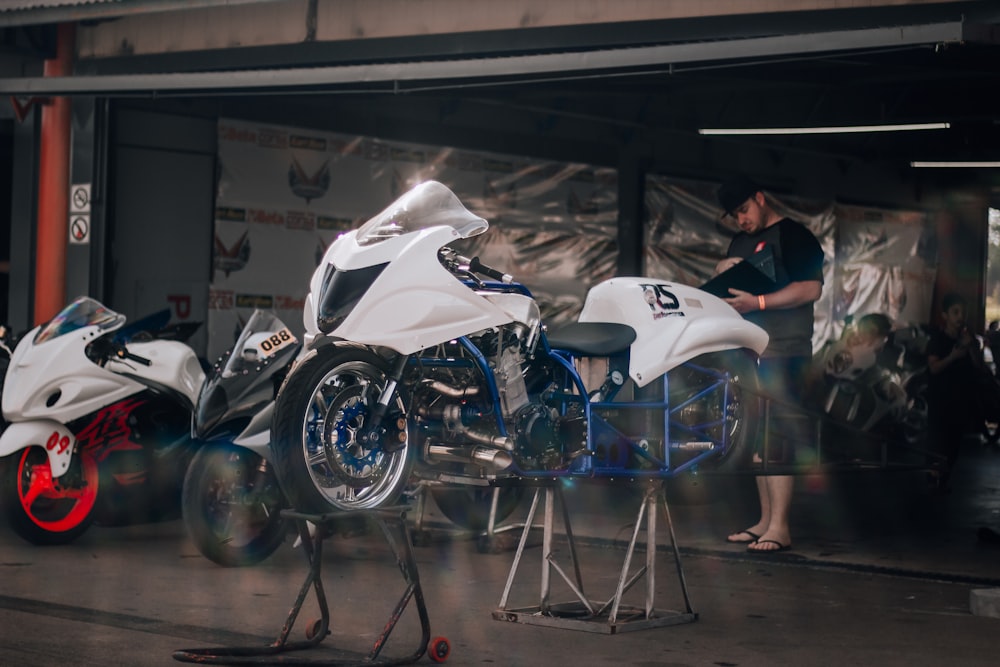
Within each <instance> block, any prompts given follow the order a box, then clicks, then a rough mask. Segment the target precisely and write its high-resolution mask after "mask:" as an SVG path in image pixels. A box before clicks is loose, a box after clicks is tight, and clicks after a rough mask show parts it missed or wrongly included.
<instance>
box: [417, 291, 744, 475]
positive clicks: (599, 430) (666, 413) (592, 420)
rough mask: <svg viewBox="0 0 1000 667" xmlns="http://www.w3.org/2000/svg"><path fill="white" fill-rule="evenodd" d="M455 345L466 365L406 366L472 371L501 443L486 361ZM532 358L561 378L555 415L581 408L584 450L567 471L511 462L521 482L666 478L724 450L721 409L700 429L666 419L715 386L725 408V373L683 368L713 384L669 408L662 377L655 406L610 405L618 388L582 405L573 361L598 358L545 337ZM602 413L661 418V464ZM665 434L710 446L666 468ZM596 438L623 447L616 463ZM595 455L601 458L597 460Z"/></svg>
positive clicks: (673, 446) (499, 413)
mask: <svg viewBox="0 0 1000 667" xmlns="http://www.w3.org/2000/svg"><path fill="white" fill-rule="evenodd" d="M463 282H465V284H466V285H468V286H469V287H470V288H473V289H481V290H484V291H495V292H517V293H520V294H524V295H526V296H529V297H530V296H531V292H530V291H528V289H527V288H526V287H525V286H524V285H521V284H519V283H513V284H505V283H501V282H494V281H484V282H482V283H479V284H475V283H473V282H471V281H463ZM456 340H457V342H458V343H459V344H460V345H461V346H462V348H463V349H464V350H466V351H467V352H468V353H469V355H470V356H471V357H472V360H471V361H470V360H468V359H440V358H434V359H425V358H421V359H419V360H412V361H411V363H420V364H422V365H425V366H449V365H450V366H454V367H461V368H472V367H476V368H478V369H479V371H480V373H481V374H482V377H483V378H484V379H485V383H486V387H487V390H488V391H489V395H490V396H489V398H490V402H491V403H492V405H493V415H494V419H495V420H496V427H497V430H498V432H499V433H500V435H502V436H505V437H506V436H508V432H507V426H506V424H505V423H504V420H503V410H502V408H501V405H500V391H499V389H498V388H497V385H496V378H495V376H494V374H493V371H492V370H491V369H490V366H489V363H488V362H487V361H486V357H485V356H484V355H483V353H482V352H481V351H480V350H479V349H478V348H477V347H476V346H475V345H473V344H472V342H471V341H470V340H469V339H468V338H467V337H465V336H462V337H460V338H457V339H456ZM536 353H537V354H540V355H545V356H546V357H548V358H549V359H550V360H551V361H552V362H553V363H554V364H555V365H557V366H558V367H561V369H562V371H563V372H564V373H565V375H564V376H563V378H562V379H561V381H558V382H557V384H558V385H559V389H558V390H557V393H556V394H555V395H554V396H553V398H555V399H557V400H559V401H560V403H561V405H560V406H559V407H560V411H561V414H563V415H565V414H566V413H567V412H568V406H569V405H570V404H572V403H578V404H579V405H581V406H582V410H583V417H584V419H585V421H586V424H587V446H586V449H585V450H584V452H583V453H582V454H581V455H580V456H579V457H577V459H576V461H574V463H572V464H571V465H570V467H569V468H568V469H565V470H522V469H521V468H520V467H519V466H518V465H517V463H516V462H515V463H514V464H513V465H512V466H511V467H510V468H509V469H508V470H509V471H510V472H511V473H513V474H515V475H517V476H520V477H525V478H543V477H544V478H556V477H622V476H625V477H640V478H668V477H673V476H675V475H678V474H680V473H683V472H685V471H687V470H691V469H692V468H696V467H697V466H698V465H699V464H700V463H702V462H703V461H705V460H706V459H708V458H710V457H715V456H717V455H718V453H719V452H720V451H721V452H725V451H726V450H727V449H728V448H729V446H730V443H729V433H728V429H727V428H725V426H726V409H725V408H724V409H723V411H722V417H721V419H719V420H714V421H710V422H707V423H704V424H693V425H685V424H682V423H680V422H675V421H673V420H672V417H673V416H674V415H676V414H678V413H679V412H680V411H681V410H683V409H684V408H685V407H686V406H688V405H690V404H691V403H693V402H695V401H698V400H701V399H702V398H704V397H705V396H708V395H710V394H712V393H713V392H716V391H718V390H719V388H720V386H721V387H722V390H723V393H722V401H723V405H724V406H728V405H729V399H730V387H729V375H728V373H719V372H718V371H716V370H714V369H710V368H705V367H702V366H698V365H697V364H692V363H688V364H685V366H687V367H689V368H692V369H693V370H696V371H698V372H700V373H703V374H704V375H705V376H706V377H712V378H714V381H712V382H710V383H709V384H708V386H707V387H705V388H704V389H702V390H700V391H699V392H698V393H696V394H695V395H694V396H691V397H689V398H688V399H687V400H686V401H684V402H683V403H682V404H680V405H677V406H674V407H671V406H670V404H669V397H670V393H669V388H670V387H669V378H668V376H667V375H666V374H664V375H663V377H662V378H661V379H660V380H659V382H662V384H663V398H662V399H661V400H659V401H642V402H634V401H630V402H616V401H615V400H614V399H615V397H616V396H617V395H618V392H619V389H620V387H618V386H615V387H614V388H613V389H612V390H611V391H610V393H609V395H608V396H607V397H605V398H604V399H602V400H601V401H594V402H591V401H590V400H589V399H588V395H587V388H586V387H585V386H584V383H583V378H581V377H580V374H579V373H578V372H577V370H576V361H577V360H578V359H586V358H604V357H590V356H587V355H577V354H574V353H573V352H570V351H568V350H559V349H552V348H550V347H549V342H548V339H547V338H546V337H545V335H544V333H543V334H542V335H541V337H540V339H539V341H538V350H537V352H536ZM574 392H575V393H574ZM602 410H616V411H621V410H628V411H632V410H651V411H657V412H659V413H661V414H662V415H663V458H658V457H657V456H656V455H654V454H652V453H650V452H649V451H648V450H647V449H646V448H644V447H643V446H642V445H641V443H640V441H637V440H635V439H633V437H632V436H629V435H627V434H625V433H623V432H622V431H621V430H620V429H619V428H618V427H616V426H615V425H614V424H612V423H611V422H610V421H609V420H608V419H606V418H605V417H603V416H601V414H600V413H601V411H602ZM720 426H721V427H722V428H721V430H722V437H721V440H715V439H713V438H711V437H709V435H710V434H709V430H710V429H712V428H718V427H720ZM671 429H675V430H677V431H679V432H684V433H688V434H692V435H694V436H696V437H700V440H701V442H711V443H712V448H711V449H706V450H705V451H703V452H700V453H698V454H695V455H692V456H691V458H690V459H688V460H686V461H685V462H684V463H681V464H679V465H677V466H673V465H672V463H671V458H672V456H671V455H672V454H673V453H674V452H676V451H681V450H683V449H684V446H685V443H680V442H678V443H674V442H672V441H671V437H670V436H671ZM602 436H605V437H608V438H610V440H611V442H610V445H611V446H609V447H608V448H607V449H609V450H610V449H615V446H617V445H625V448H624V451H621V452H619V455H618V456H617V457H611V456H609V455H608V454H607V453H602V452H601V451H600V450H601V449H603V448H604V447H603V444H602V442H598V439H599V438H600V437H602ZM599 455H600V457H601V458H599ZM630 455H631V456H633V457H635V458H637V459H639V460H640V461H641V462H644V463H645V464H648V467H636V466H635V465H632V466H629V465H627V459H628V457H629V456H630ZM612 458H616V459H617V462H616V461H612V460H611V459H612Z"/></svg>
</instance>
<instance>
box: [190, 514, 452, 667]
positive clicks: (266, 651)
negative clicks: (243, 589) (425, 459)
mask: <svg viewBox="0 0 1000 667" xmlns="http://www.w3.org/2000/svg"><path fill="white" fill-rule="evenodd" d="M282 514H283V515H284V516H286V517H288V518H291V519H295V520H296V521H297V524H298V529H299V535H300V536H301V538H302V547H303V550H304V551H305V554H306V557H307V558H308V559H309V573H308V574H307V575H306V578H305V581H304V582H303V583H302V586H301V587H300V588H299V593H298V596H297V597H296V598H295V603H294V605H293V606H292V609H291V611H289V613H288V617H287V619H286V620H285V624H284V626H283V627H282V628H281V632H280V634H279V635H278V638H277V639H275V640H274V642H272V643H271V644H269V645H267V646H233V647H222V648H197V649H182V650H179V651H175V652H174V654H173V657H174V659H175V660H179V661H181V662H197V663H203V664H216V665H243V664H257V665H261V664H268V665H272V664H281V665H373V664H374V665H408V664H411V663H414V662H416V661H417V660H419V659H420V658H421V657H422V656H423V655H424V653H426V652H428V651H429V653H430V657H431V659H432V660H433V661H434V662H444V661H445V659H446V658H447V656H448V653H449V646H448V641H447V640H446V639H444V638H443V637H436V638H435V639H434V640H433V641H431V640H430V622H429V620H428V616H427V607H426V605H425V604H424V595H423V591H422V589H421V588H420V579H419V576H418V574H417V564H416V561H415V560H414V559H413V552H412V551H411V549H410V535H409V531H408V530H407V527H406V508H399V507H394V508H383V509H378V510H365V511H358V512H357V514H358V515H362V516H365V517H366V518H369V519H371V520H373V521H374V522H375V523H376V524H377V525H378V526H379V528H381V530H382V534H383V536H384V537H385V540H386V542H387V543H388V545H389V547H390V549H391V550H392V552H393V554H394V555H395V557H396V564H397V565H398V566H399V569H400V571H401V572H402V574H403V579H404V580H405V581H406V589H405V591H404V592H403V595H402V597H401V598H400V600H399V602H398V603H397V604H396V607H395V609H393V611H392V614H391V615H390V616H389V619H388V621H387V622H386V624H385V627H384V629H383V630H382V633H381V634H380V635H379V636H378V638H377V639H376V640H375V644H374V645H373V646H372V648H371V651H369V652H368V654H367V655H364V656H362V655H360V654H358V655H352V654H349V653H347V652H345V651H337V649H332V651H336V652H337V653H339V655H338V656H337V657H332V656H331V657H304V656H290V655H286V653H287V652H290V651H298V650H302V649H309V648H315V647H317V646H318V645H319V644H320V643H321V642H322V641H323V640H324V639H325V638H326V637H327V635H329V634H331V633H330V609H329V606H328V604H327V599H326V593H325V592H324V590H323V581H322V578H321V569H322V563H323V540H324V539H325V538H327V537H330V536H331V535H333V534H334V533H335V532H336V531H335V528H334V523H335V522H336V520H337V519H343V515H342V514H302V513H299V512H294V511H288V510H285V511H283V512H282ZM307 522H309V523H312V524H314V525H315V526H316V533H315V536H310V535H309V526H308V523H307ZM310 588H312V589H313V591H314V593H315V596H316V603H317V605H318V606H319V610H320V616H321V617H320V618H319V619H318V620H316V621H314V622H313V623H312V624H311V625H310V626H309V627H308V628H307V629H306V632H305V635H306V640H305V641H291V642H290V641H288V635H289V634H290V633H291V631H292V627H293V626H294V625H295V621H296V618H297V617H298V615H299V612H300V611H301V609H302V604H303V603H304V602H305V599H306V596H307V595H308V593H309V589H310ZM411 599H415V600H416V604H417V613H418V614H419V616H420V628H421V640H420V644H419V645H418V646H417V647H416V649H415V650H414V651H413V653H411V654H410V655H407V656H403V657H399V658H389V659H384V660H380V659H378V657H379V654H380V653H381V651H382V649H383V648H384V646H385V643H386V641H387V640H388V639H389V635H390V633H391V632H392V630H393V628H394V627H395V626H396V623H397V622H398V621H399V619H400V617H401V616H402V614H403V611H404V610H405V609H406V606H407V604H409V602H410V600H411Z"/></svg>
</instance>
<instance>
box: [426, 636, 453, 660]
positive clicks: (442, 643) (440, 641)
mask: <svg viewBox="0 0 1000 667" xmlns="http://www.w3.org/2000/svg"><path fill="white" fill-rule="evenodd" d="M449 653H451V644H449V643H448V640H447V639H445V638H444V637H435V638H434V639H432V640H431V642H430V644H428V645H427V655H429V656H430V658H431V662H444V661H445V660H447V659H448V654H449Z"/></svg>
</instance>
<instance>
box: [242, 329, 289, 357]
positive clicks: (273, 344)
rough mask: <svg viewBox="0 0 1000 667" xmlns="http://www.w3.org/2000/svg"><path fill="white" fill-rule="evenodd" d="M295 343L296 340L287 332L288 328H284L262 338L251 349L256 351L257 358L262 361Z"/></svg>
mask: <svg viewBox="0 0 1000 667" xmlns="http://www.w3.org/2000/svg"><path fill="white" fill-rule="evenodd" d="M297 342H298V339H297V338H295V335H294V334H293V333H292V332H291V331H289V329H288V327H285V328H284V329H282V330H281V331H275V332H274V333H272V334H270V335H268V336H267V337H266V338H262V339H261V340H259V341H258V342H257V344H256V345H254V346H253V347H254V349H256V350H257V354H258V357H259V358H261V359H263V358H265V357H270V356H271V355H272V354H274V353H276V352H277V351H278V350H281V349H283V348H286V347H288V346H289V345H294V344H295V343H297Z"/></svg>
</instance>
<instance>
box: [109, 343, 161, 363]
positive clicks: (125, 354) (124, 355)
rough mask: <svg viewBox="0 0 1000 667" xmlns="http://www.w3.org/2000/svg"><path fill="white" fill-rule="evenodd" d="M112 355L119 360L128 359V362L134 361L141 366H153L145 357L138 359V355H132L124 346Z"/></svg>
mask: <svg viewBox="0 0 1000 667" xmlns="http://www.w3.org/2000/svg"><path fill="white" fill-rule="evenodd" d="M114 354H115V356H116V357H118V358H119V359H128V360H129V361H134V362H135V363H137V364H142V365H143V366H152V365H153V362H152V361H150V360H149V359H147V358H146V357H140V356H139V355H138V354H132V353H131V352H129V351H128V350H127V349H125V346H124V345H122V346H121V347H118V348H116V349H115V351H114Z"/></svg>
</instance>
